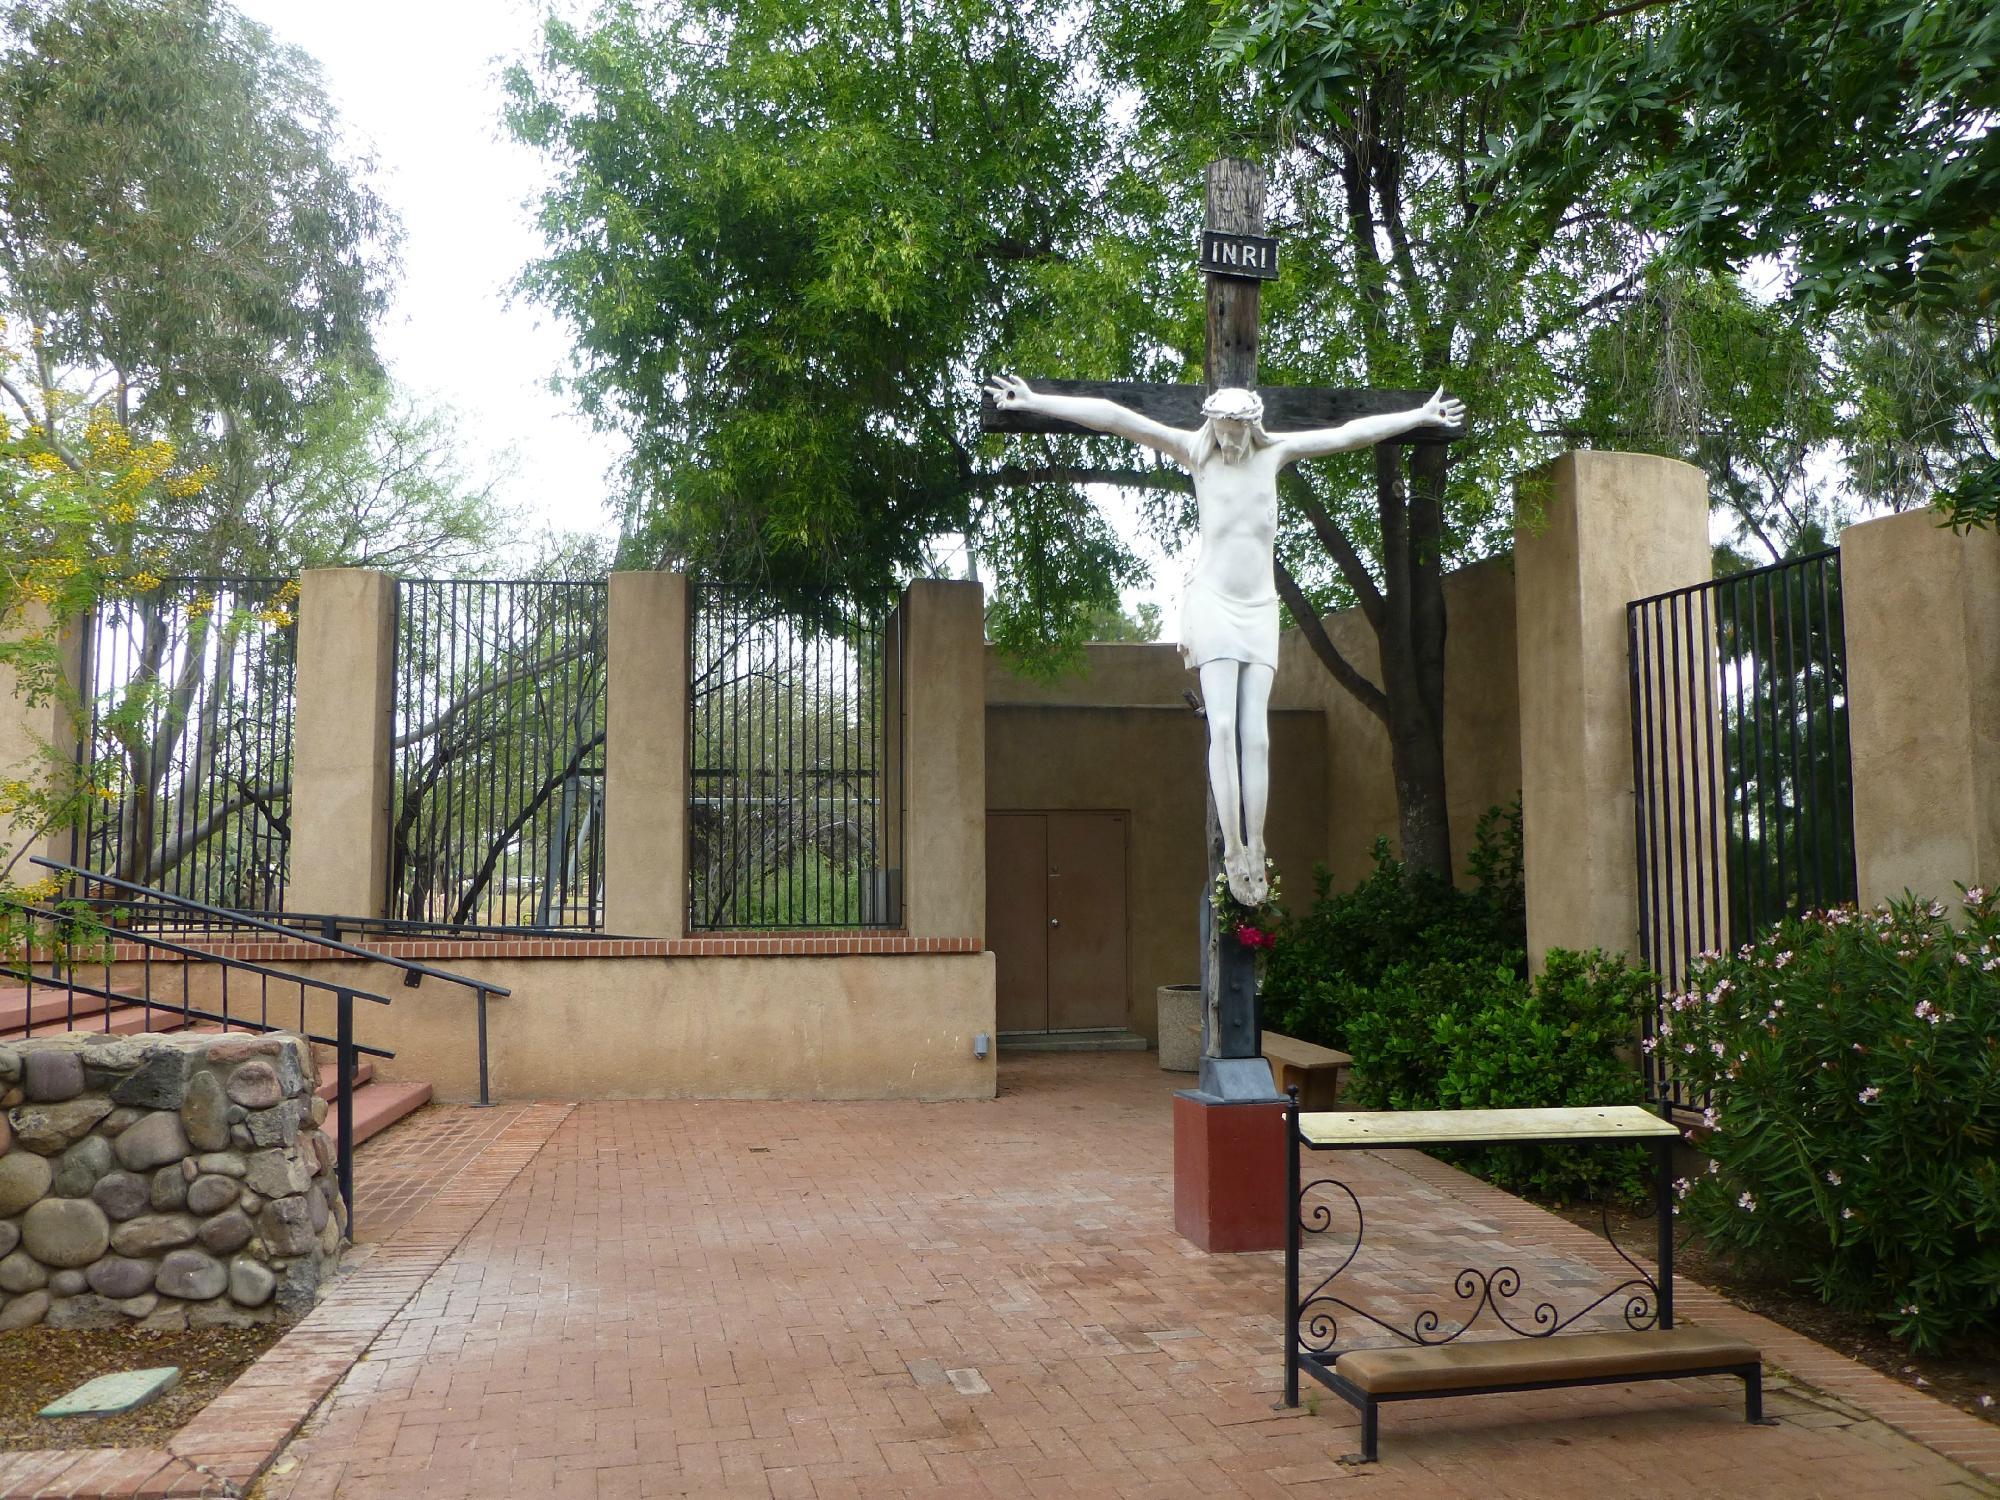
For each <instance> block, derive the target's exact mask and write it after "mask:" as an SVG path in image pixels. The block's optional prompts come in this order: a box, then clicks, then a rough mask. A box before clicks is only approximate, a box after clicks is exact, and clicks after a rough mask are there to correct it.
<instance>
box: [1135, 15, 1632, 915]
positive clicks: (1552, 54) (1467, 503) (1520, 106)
mask: <svg viewBox="0 0 2000 1500" xmlns="http://www.w3.org/2000/svg"><path fill="white" fill-rule="evenodd" d="M1206 15H1207V12H1206V11H1205V10H1204V9H1202V8H1200V7H1195V6H1190V5H1182V4H1177V3H1168V4H1166V5H1162V6H1157V7H1154V8H1151V9H1148V8H1143V7H1141V8H1136V9H1127V10H1121V11H1120V12H1118V13H1117V15H1116V16H1114V17H1112V18H1111V21H1110V23H1109V29H1108V37H1109V41H1108V44H1107V46H1108V50H1109V52H1110V54H1111V55H1112V57H1113V58H1115V59H1116V61H1115V63H1114V68H1115V70H1116V74H1117V76H1119V77H1120V78H1121V79H1123V80H1125V81H1127V82H1129V83H1131V84H1132V85H1133V86H1135V87H1137V88H1139V89H1140V90H1141V103H1140V105H1139V106H1138V111H1139V139H1140V141H1141V142H1142V143H1143V145H1142V151H1141V154H1142V155H1151V156H1157V155H1160V154H1162V153H1164V152H1165V151H1167V150H1168V149H1170V148H1171V143H1172V142H1174V141H1176V140H1179V139H1187V138H1194V139H1202V140H1208V141H1218V140H1219V141H1230V140H1233V141H1236V142H1240V143H1245V144H1247V146H1248V148H1249V149H1250V151H1251V153H1252V154H1257V155H1262V156H1264V157H1266V158H1268V159H1269V160H1270V161H1271V163H1272V179H1273V188H1274V196H1275V200H1276V203H1277V205H1278V213H1277V218H1278V220H1279V223H1280V224H1281V226H1282V229H1283V231H1284V232H1285V234H1286V237H1287V241H1288V244H1295V245H1296V246H1297V249H1296V252H1295V253H1294V254H1293V265H1294V271H1293V273H1292V274H1291V275H1289V276H1288V277H1287V278H1285V279H1284V280H1283V281H1281V282H1280V283H1279V284H1278V287H1277V289H1276V295H1275V296H1273V297H1271V298H1270V299H1269V301H1268V302H1267V307H1268V308H1269V315H1268V318H1267V327H1268V333H1267V338H1266V346H1265V347H1266V350H1267V354H1266V358H1265V361H1264V368H1265V377H1264V378H1265V379H1266V380H1267V381H1271V382H1284V383H1287V384H1304V383H1312V384H1319V385H1335V384H1356V385H1358V384H1365V385H1371V386H1390V387H1399V386H1400V387H1429V386H1432V385H1435V384H1439V383H1445V384H1447V385H1448V386H1449V387H1450V389H1451V391H1452V393H1453V394H1455V395H1458V396H1460V397H1462V398H1463V399H1464V400H1465V401H1466V402H1467V404H1468V406H1469V407H1470V408H1471V412H1472V419H1473V437H1472V439H1471V440H1470V441H1467V442H1461V443H1455V444H1453V445H1451V447H1450V448H1446V447H1443V446H1441V445H1418V446H1413V447H1409V448H1397V447H1392V446H1384V447H1380V448H1377V449H1376V450H1375V451H1374V453H1373V454H1372V455H1371V456H1367V457H1364V458H1363V459H1362V460H1361V461H1360V462H1357V463H1351V464H1348V465H1345V466H1341V465H1320V466H1312V467H1310V468H1306V469H1301V470H1296V471H1294V472H1293V474H1292V476H1291V478H1290V482H1289V486H1288V488H1287V490H1286V492H1285V499H1286V501H1287V502H1288V509H1289V511H1290V513H1291V516H1292V518H1293V524H1292V526H1291V527H1290V528H1289V530H1288V533H1287V537H1286V541H1287V542H1289V545H1283V544H1281V562H1283V563H1284V564H1285V566H1284V567H1283V568H1282V569H1281V572H1280V578H1279V588H1280V592H1281V594H1282V595H1283V597H1284V598H1285V600H1286V603H1287V604H1288V605H1289V606H1290V610H1291V613H1292V616H1293V619H1294V620H1295V622H1296V623H1297V624H1298V625H1299V626H1300V627H1301V629H1302V631H1303V633H1304V635H1305V637H1306V639H1307V641H1308V642H1309V643H1310V644H1311V645H1312V647H1313V649H1314V650H1315V652H1316V653H1317V654H1318V655H1319V657H1320V659H1321V661H1322V662H1323V663H1324V664H1325V665H1326V667H1327V669H1328V671H1329V672H1330V673H1331V674H1332V675H1333V676H1334V678H1335V679H1336V680H1337V681H1339V682H1340V683H1341V684H1342V686H1343V687H1345V688H1346V689H1347V690H1348V691H1349V692H1350V693H1352V694H1353V696H1355V697H1356V698H1357V699H1358V700H1359V701H1360V702H1361V703H1362V704H1363V705H1364V706H1365V707H1367V708H1368V709H1369V711H1370V712H1371V713H1373V714H1374V715H1375V716H1376V718H1377V719H1378V720H1380V721H1381V722H1382V724H1383V725H1384V728H1385V730H1386V732H1387V735H1388V739H1389V744H1390V752H1391V759H1392V764H1393V775H1394V781H1395V787H1396V797H1397V808H1398V823H1399V832H1400V834H1401V843H1402V853H1403V857H1404V859H1405V860H1406V861H1407V862H1408V863H1409V864H1410V865H1411V866H1412V867H1413V868H1415V869H1418V870H1422V871H1429V872H1432V873H1435V874H1439V875H1445V876H1449V874H1450V873H1451V869H1452V856H1451V848H1450V842H1449V830H1448V821H1447V816H1446V806H1447V803H1446V785H1445V765H1444V691H1445V684H1444V656H1445V652H1444V647H1445V640H1446V633H1447V629H1448V621H1447V619H1446V612H1445V601H1444V592H1443V579H1444V574H1445V572H1446V570H1447V569H1448V567H1449V566H1450V565H1451V564H1453V563H1454V562H1457V561H1462V560H1465V559H1467V558H1470V557H1474V556H1478V555H1480V554H1481V553H1482V552H1485V551H1488V550H1493V549H1496V548H1497V547H1498V546H1501V545H1504V538H1505V528H1506V522H1507V520H1508V516H1507V514H1506V513H1505V511H1504V510H1503V508H1502V504H1501V497H1502V496H1503V495H1504V494H1505V493H1506V488H1507V484H1508V481H1509V480H1510V479H1511V477H1512V476H1513V475H1515V474H1517V473H1519V472H1520V471H1521V470H1522V469H1523V468H1525V467H1527V466H1528V465H1530V464H1532V463H1533V462H1535V461H1536V460H1538V459H1540V458H1542V457H1544V456H1546V455H1547V454H1549V453H1550V452H1552V451H1553V444H1552V443H1551V442H1550V441H1549V439H1548V437H1547V433H1548V432H1549V431H1550V429H1552V428H1553V427H1554V426H1555V424H1556V422H1557V421H1558V419H1561V418H1565V417H1573V416H1574V406H1575V393H1576V392H1577V391H1578V390H1579V389H1580V387H1581V384H1582V380H1583V375H1584V369H1585V367H1584V361H1583V354H1584V351H1585V348H1586V342H1587V336H1588V334H1589V332H1590V330H1591V328H1592V327H1593V325H1594V324H1597V323H1601V322H1603V321H1605V320H1607V319H1608V318H1609V317H1611V316H1612V315H1613V314H1614V313H1615V312H1616V311H1617V309H1618V308H1619V307H1620V306H1621V305H1623V304H1624V303H1625V302H1626V301H1628V300H1629V299H1630V298H1631V297H1632V296H1633V295H1635V292H1636V289H1637V288H1638V286H1639V285H1640V284H1641V281H1642V277H1643V267H1644V265H1645V263H1646V260H1647V251H1648V247H1647V245H1646V244H1645V242H1644V241H1643V239H1642V238H1641V237H1640V236H1639V235H1638V234H1637V233H1636V232H1635V231H1634V230H1633V229H1632V228H1631V227H1630V226H1629V225H1627V224H1626V223H1625V222H1623V221H1622V220H1621V219H1620V218H1619V217H1618V216H1617V215H1616V214H1615V213H1613V212H1611V206H1610V203H1609V201H1608V199H1607V198H1606V196H1605V195H1604V194H1603V192H1602V191H1601V180H1600V177H1599V174H1598V172H1597V170H1596V167H1595V165H1594V164H1593V163H1590V162H1587V161H1584V162H1576V163H1572V164H1568V165H1567V166H1566V167H1565V168H1564V169H1561V170H1558V169H1556V168H1555V167H1554V166H1552V165H1551V162H1550V159H1549V158H1550V152H1549V150H1548V149H1547V148H1546V146H1545V145H1544V144H1542V143H1541V131H1542V126H1543V122H1544V121H1545V120H1546V119H1547V117H1548V116H1549V115H1550V114H1551V112H1552V111H1553V110H1554V109H1555V107H1556V103H1557V101H1558V100H1559V99H1561V98H1562V97H1563V95H1564V94H1565V92H1566V91H1567V90H1568V89H1569V88H1570V87H1572V85H1573V76H1572V72H1571V50H1572V49H1571V46H1570V44H1569V42H1568V41H1567V39H1566V36H1565V27H1566V25H1567V24H1568V23H1570V22H1572V21H1574V22H1576V23H1578V24H1583V25H1589V24H1594V23H1593V22H1591V21H1590V19H1589V12H1588V10H1587V9H1586V8H1585V7H1580V6H1557V7H1553V8H1551V9H1546V10H1544V11H1542V12H1540V13H1538V14H1537V15H1536V16H1535V17H1534V24H1533V25H1524V24H1521V23H1522V20H1523V17H1522V15H1521V14H1520V13H1519V12H1515V11H1495V12H1486V13H1477V14H1473V15H1470V16H1468V15H1467V14H1466V13H1465V11H1464V8H1463V7H1461V6H1457V5H1451V4H1445V3H1435V4H1429V3H1426V4H1415V5H1409V4H1403V3H1400V0H1358V3H1356V0H1339V3H1335V0H1282V3H1279V4H1274V5H1264V6H1255V7H1253V6H1250V5H1248V4H1242V5H1229V6H1225V7H1223V9H1222V13H1221V24H1220V27H1219V29H1218V30H1217V31H1216V33H1215V47H1216V51H1215V53H1214V54H1213V55H1212V56H1211V57H1210V58H1209V59H1208V63H1209V69H1210V71H1211V73H1219V75H1220V82H1221V88H1220V90H1219V91H1218V90H1217V89H1216V88H1214V87H1213V86H1211V87H1210V88H1208V89H1205V90H1204V89H1199V88H1197V87H1196V86H1195V85H1196V84H1197V83H1198V81H1199V79H1198V75H1197V74H1196V73H1195V69H1196V68H1197V67H1198V66H1199V64H1200V62H1201V61H1202V59H1201V58H1200V56H1199V54H1197V55H1196V56H1195V57H1193V58H1190V57H1189V55H1188V54H1187V52H1186V47H1185V43H1184V42H1183V43H1181V44H1178V45H1177V44H1176V38H1188V37H1191V36H1204V37H1205V33H1204V31H1203V27H1204V18H1205V17H1206ZM1503 147H1504V148H1505V149H1502V148H1503ZM1531 174H1533V175H1532V176H1531ZM1530 187H1532V191H1530V190H1529V189H1530ZM1329 575H1330V576H1329ZM1330 584H1331V585H1333V586H1332V587H1329V585H1330ZM1346 600H1352V601H1353V602H1354V603H1355V604H1356V605H1357V606H1358V607H1359V609H1360V611H1361V613H1362V614H1363V616H1364V617H1365V618H1366V619H1367V621H1368V623H1369V625H1370V627H1371V628H1372V630H1373V633H1374V637H1375V643H1376V646H1377V657H1378V661H1377V663H1376V664H1375V665H1374V666H1373V667H1372V668H1370V667H1369V666H1368V664H1365V663H1355V662H1348V661H1345V660H1343V659H1342V657H1341V656H1340V654H1339V652H1338V651H1337V650H1336V648H1335V646H1334V644H1333V642H1332V640H1331V638H1330V637H1329V636H1328V635H1327V633H1326V632H1325V631H1323V630H1321V629H1320V628H1319V626H1318V621H1319V616H1320V613H1321V611H1322V609H1323V608H1324V607H1325V606H1327V605H1328V604H1331V603H1338V602H1345V601H1346ZM1371 673H1372V675H1371Z"/></svg>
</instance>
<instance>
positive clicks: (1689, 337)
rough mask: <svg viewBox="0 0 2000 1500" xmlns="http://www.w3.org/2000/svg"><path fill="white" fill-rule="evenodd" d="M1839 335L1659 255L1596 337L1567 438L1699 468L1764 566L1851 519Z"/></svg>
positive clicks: (1849, 388) (1735, 544)
mask: <svg viewBox="0 0 2000 1500" xmlns="http://www.w3.org/2000/svg"><path fill="white" fill-rule="evenodd" d="M1831 343H1832V340H1831V338H1830V336H1829V330H1828V329H1827V328H1826V327H1825V322H1824V320H1823V319H1818V318H1814V317H1812V316H1810V315H1809V314H1808V313H1807V312H1806V310H1804V309H1802V308H1799V307H1797V306H1795V305H1781V304H1778V303H1775V302H1771V301H1769V300H1760V299H1759V298H1756V297H1754V296H1752V295H1751V294H1750V293H1749V292H1747V291H1746V290H1745V289H1744V288H1743V287H1742V286H1741V285H1740V284H1739V283H1738V282H1737V281H1736V279H1735V278H1733V277H1729V276H1719V275H1714V274H1709V273H1704V272H1698V271H1689V270H1687V269H1686V268H1684V267H1680V266H1675V265H1671V264H1668V263H1664V262H1662V263H1658V264H1655V265H1654V266H1653V267H1652V268H1651V269H1650V270H1649V271H1648V273H1647V275H1646V278H1645V280H1644V283H1643V285H1642V287H1641V288H1640V291H1639V294H1638V295H1637V296H1635V297H1634V298H1633V300H1632V301H1631V302H1629V303H1628V304H1627V305H1626V306H1625V307H1624V308H1622V309H1621V310H1620V311H1619V313H1618V315H1617V316H1616V317H1615V318H1614V319H1613V320H1611V321H1610V322H1608V323H1606V324H1603V325H1602V326H1600V327H1599V328H1597V329H1595V330H1594V331H1593V332H1592V333H1591V335H1590V338H1589V341H1588V344H1587V346H1586V355H1585V362H1584V379H1583V393H1584V395H1583V400H1582V402H1581V406H1580V410H1579V411H1578V412H1577V415H1576V417H1575V419H1574V425H1573V426H1569V427H1566V428H1565V429H1564V433H1563V435H1564V438H1565V441H1566V442H1570V443H1572V444H1576V445H1592V446H1604V447H1613V448H1621V449H1624V450H1626V451H1629V452H1639V453H1661V454H1665V455H1667V456H1669V457H1673V458H1679V459H1684V460H1686V461H1687V462H1688V463H1691V464H1694V465H1696V466H1697V467H1699V468H1700V469H1701V470H1702V471H1703V472H1704V473H1705V474H1707V475H1708V482H1709V495H1710V503H1711V505H1712V507H1713V509H1714V510H1715V511H1717V512H1718V513H1720V514H1721V515H1723V516H1727V517H1728V518H1729V519H1730V520H1731V521H1732V522H1733V523H1734V527H1735V535H1734V536H1733V537H1732V538H1731V545H1732V548H1733V549H1738V550H1741V551H1742V552H1743V553H1744V554H1745V555H1750V556H1755V557H1757V560H1758V561H1761V562H1778V561H1780V560H1782V559H1784V558H1787V557H1795V556H1799V555H1801V554H1802V553H1805V552H1811V551H1816V550H1818V549H1820V548H1822V547H1825V546H1828V545H1830V544H1831V541H1830V539H1831V538H1832V537H1833V536H1834V535H1835V534H1836V533H1837V531H1838V529H1839V524H1840V522H1841V521H1843V520H1844V519H1846V515H1847V510H1848V506H1847V505H1846V503H1845V501H1844V499H1843V496H1842V494H1841V491H1840V487H1839V486H1837V485H1835V484H1833V483H1831V482H1830V475H1831V474H1832V473H1833V471H1834V465H1833V463H1832V461H1831V460H1832V458H1833V456H1834V454H1835V451H1836V449H1837V448H1838V447H1839V446H1840V445H1841V443H1842V441H1843V440H1844V439H1845V438H1846V436H1847V429H1848V421H1847V419H1846V417H1845V415H1844V413H1845V412H1846V411H1847V410H1848V409H1849V408H1850V407H1851V405H1852V403H1853V402H1854V400H1855V399H1856V392H1857V381H1856V380H1855V378H1853V377H1852V376H1851V375H1850V374H1849V373H1848V372H1845V371H1843V370H1842V369H1840V368H1839V367H1838V365H1837V363H1836V362H1835V361H1834V360H1833V359H1832V358H1831V357H1830V356H1831V347H1830V346H1831ZM1759 554H1761V555H1759Z"/></svg>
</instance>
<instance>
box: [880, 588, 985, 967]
mask: <svg viewBox="0 0 2000 1500" xmlns="http://www.w3.org/2000/svg"><path fill="white" fill-rule="evenodd" d="M985 601H986V595H985V590H983V589H982V588H981V587H980V586H979V585H978V584H976V583H957V582H949V581H946V580H943V579H924V580H922V581H920V582H917V583H913V584H911V585H910V587H909V588H908V589H907V590H906V591H905V592H904V594H903V603H902V607H901V609H900V610H899V611H898V614H899V615H900V620H899V621H898V626H899V630H898V640H899V642H900V644H901V647H902V656H903V684H902V692H901V695H900V696H901V700H902V707H903V725H902V730H903V748H902V770H903V776H902V780H903V808H904V817H903V924H904V927H905V928H906V930H907V931H908V932H909V934H910V936H911V937H936V938H947V937H949V938H967V937H970V938H979V939H981V940H984V938H985V936H986V610H985ZM893 730H894V725H893V724H892V725H891V731H892V733H893Z"/></svg>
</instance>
